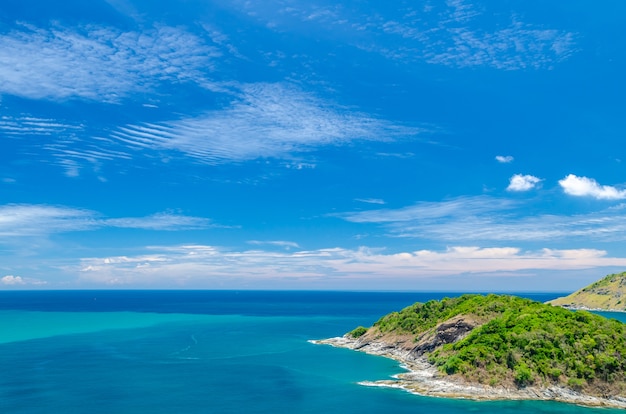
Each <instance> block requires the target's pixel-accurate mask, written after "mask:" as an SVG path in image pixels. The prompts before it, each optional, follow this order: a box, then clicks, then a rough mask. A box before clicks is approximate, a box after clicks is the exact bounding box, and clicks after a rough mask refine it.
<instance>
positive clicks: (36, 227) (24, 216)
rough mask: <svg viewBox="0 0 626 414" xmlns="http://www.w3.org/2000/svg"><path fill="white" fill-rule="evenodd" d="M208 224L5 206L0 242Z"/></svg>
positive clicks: (205, 223) (165, 216)
mask: <svg viewBox="0 0 626 414" xmlns="http://www.w3.org/2000/svg"><path fill="white" fill-rule="evenodd" d="M212 226H214V225H213V224H212V223H211V221H210V220H208V219H205V218H201V217H191V216H184V215H178V214H172V213H159V214H154V215H151V216H147V217H124V218H105V217H102V216H101V215H99V214H98V213H96V212H93V211H90V210H82V209H76V208H70V207H62V206H48V205H29V204H8V205H4V206H0V239H1V238H11V237H29V236H45V235H48V234H53V233H65V232H75V231H88V230H97V229H100V228H105V227H117V228H133V229H144V230H156V231H159V230H160V231H163V230H167V231H178V230H195V229H204V228H208V227H212Z"/></svg>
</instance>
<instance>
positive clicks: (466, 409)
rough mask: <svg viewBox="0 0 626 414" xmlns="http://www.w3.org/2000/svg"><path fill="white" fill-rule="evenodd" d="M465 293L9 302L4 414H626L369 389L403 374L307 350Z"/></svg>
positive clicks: (159, 295) (4, 315)
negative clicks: (371, 383)
mask: <svg viewBox="0 0 626 414" xmlns="http://www.w3.org/2000/svg"><path fill="white" fill-rule="evenodd" d="M455 295H456V294H452V293H450V294H444V293H406V292H403V293H372V292H250V291H242V292H235V291H47V292H29V291H12V292H9V291H4V292H0V413H7V414H12V413H20V414H34V413H93V414H96V413H117V414H125V413H128V414H131V413H132V414H136V413H151V414H160V413H182V414H184V413H316V414H319V413H324V414H334V413H341V414H347V413H359V414H364V413H387V412H392V413H394V414H401V413H411V414H415V413H433V412H436V413H438V414H449V413H470V412H486V413H489V412H493V413H563V414H565V413H568V414H574V413H575V414H578V413H580V414H583V413H588V414H591V413H612V412H622V411H621V410H609V409H590V408H583V407H577V406H574V405H568V404H561V403H550V402H548V403H546V402H533V401H527V402H474V401H464V400H450V399H442V398H429V397H421V396H416V395H411V394H408V393H406V392H404V391H401V390H396V389H385V388H372V387H364V386H361V385H358V382H359V381H363V380H378V379H385V378H389V377H390V376H391V375H394V374H396V373H398V372H401V371H402V369H401V368H400V367H399V366H398V364H397V363H396V362H394V361H391V360H388V359H385V358H381V357H374V356H369V355H365V354H362V353H358V352H353V351H349V350H345V349H336V348H331V347H328V346H321V345H313V344H311V343H309V342H307V341H308V340H310V339H319V338H327V337H332V336H339V335H341V334H343V333H344V332H346V331H348V330H350V329H352V328H354V327H355V326H357V325H371V324H372V323H373V322H374V321H376V320H377V319H378V318H379V317H380V316H382V315H383V314H385V313H388V312H390V311H393V310H399V309H400V308H402V307H404V306H407V305H409V304H412V303H414V302H416V301H425V300H428V299H439V298H441V297H444V296H455ZM522 296H527V297H531V298H534V299H537V300H542V301H544V300H549V299H551V298H553V297H556V296H560V295H558V294H554V293H552V294H522ZM606 315H607V316H609V317H618V318H621V319H622V320H625V319H626V318H625V317H624V315H623V314H606Z"/></svg>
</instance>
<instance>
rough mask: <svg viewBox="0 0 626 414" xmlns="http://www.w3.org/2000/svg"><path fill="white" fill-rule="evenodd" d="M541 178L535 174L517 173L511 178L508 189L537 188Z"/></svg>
mask: <svg viewBox="0 0 626 414" xmlns="http://www.w3.org/2000/svg"><path fill="white" fill-rule="evenodd" d="M541 181H542V180H541V178H538V177H535V176H534V175H524V174H515V175H513V176H512V177H511V178H510V180H509V186H508V187H507V188H506V190H507V191H514V192H522V191H529V190H532V189H533V188H536V187H537V185H538V184H539V183H541Z"/></svg>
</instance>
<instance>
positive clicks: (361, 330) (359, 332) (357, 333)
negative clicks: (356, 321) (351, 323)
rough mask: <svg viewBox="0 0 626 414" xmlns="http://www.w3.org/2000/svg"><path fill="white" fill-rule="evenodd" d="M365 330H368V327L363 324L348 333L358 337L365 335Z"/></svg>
mask: <svg viewBox="0 0 626 414" xmlns="http://www.w3.org/2000/svg"><path fill="white" fill-rule="evenodd" d="M365 332H367V328H365V327H363V326H359V327H358V328H355V329H353V330H352V331H350V332H349V333H348V335H350V336H351V337H353V338H354V339H356V338H360V337H362V336H363V335H365Z"/></svg>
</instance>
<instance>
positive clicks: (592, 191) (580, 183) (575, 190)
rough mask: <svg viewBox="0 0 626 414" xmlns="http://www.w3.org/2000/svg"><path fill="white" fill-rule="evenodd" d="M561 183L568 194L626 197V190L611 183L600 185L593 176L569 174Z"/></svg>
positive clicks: (600, 198)
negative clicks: (610, 184)
mask: <svg viewBox="0 0 626 414" xmlns="http://www.w3.org/2000/svg"><path fill="white" fill-rule="evenodd" d="M559 185H560V186H561V187H562V188H563V191H565V193H566V194H569V195H573V196H578V197H593V198H595V199H598V200H623V199H626V190H618V189H617V188H615V187H612V186H609V185H600V184H598V182H597V181H596V180H594V179H593V178H587V177H578V176H576V175H574V174H569V175H568V176H567V177H565V178H564V179H562V180H559Z"/></svg>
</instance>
